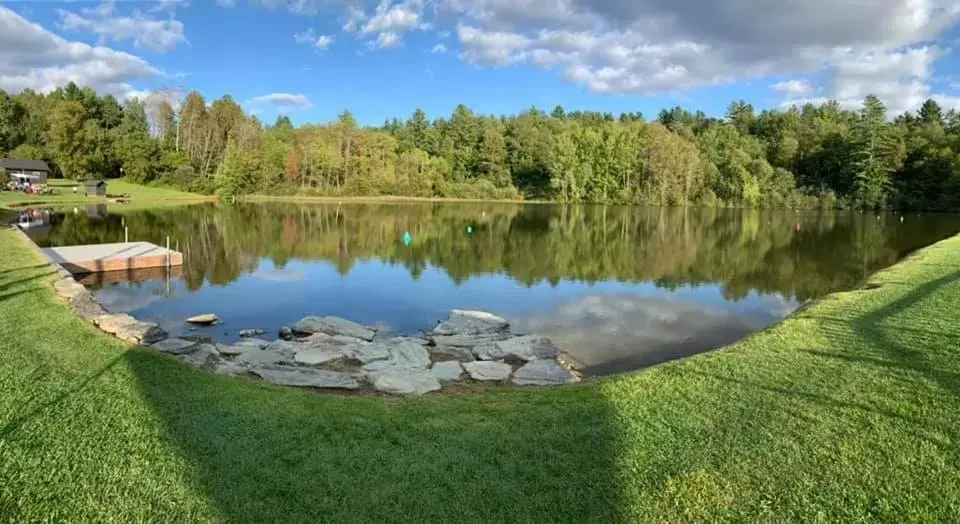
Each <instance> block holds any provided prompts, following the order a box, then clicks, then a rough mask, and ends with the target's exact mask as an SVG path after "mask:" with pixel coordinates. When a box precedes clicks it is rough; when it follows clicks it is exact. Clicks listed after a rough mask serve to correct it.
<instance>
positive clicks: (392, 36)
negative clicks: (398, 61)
mask: <svg viewBox="0 0 960 524" xmlns="http://www.w3.org/2000/svg"><path fill="white" fill-rule="evenodd" d="M399 43H400V35H398V34H397V33H395V32H393V31H387V32H386V33H380V34H379V35H377V39H376V40H374V41H372V42H370V47H371V48H375V49H389V48H391V47H396V46H397V44H399Z"/></svg>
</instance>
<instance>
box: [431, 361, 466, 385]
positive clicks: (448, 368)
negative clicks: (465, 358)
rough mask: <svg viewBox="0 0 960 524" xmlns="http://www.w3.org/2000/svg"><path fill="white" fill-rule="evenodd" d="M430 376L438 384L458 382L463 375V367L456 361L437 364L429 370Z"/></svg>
mask: <svg viewBox="0 0 960 524" xmlns="http://www.w3.org/2000/svg"><path fill="white" fill-rule="evenodd" d="M430 374H431V375H433V377H434V378H436V379H437V380H439V381H440V382H452V381H455V380H460V375H462V374H463V367H462V366H461V365H460V363H459V362H457V361H456V360H448V361H446V362H437V363H436V364H434V365H433V367H431V368H430Z"/></svg>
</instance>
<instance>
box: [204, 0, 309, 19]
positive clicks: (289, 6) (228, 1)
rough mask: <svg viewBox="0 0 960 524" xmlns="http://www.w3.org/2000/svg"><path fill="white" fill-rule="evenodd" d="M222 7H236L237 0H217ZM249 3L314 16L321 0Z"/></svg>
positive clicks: (255, 1) (259, 0) (278, 0)
mask: <svg viewBox="0 0 960 524" xmlns="http://www.w3.org/2000/svg"><path fill="white" fill-rule="evenodd" d="M216 1H217V5H219V6H220V7H236V5H237V3H238V2H237V0H216ZM249 3H251V4H256V5H261V6H263V7H266V8H269V9H285V10H287V11H289V12H290V13H293V14H295V15H300V16H313V15H316V14H317V13H319V12H320V8H321V6H322V5H323V2H322V1H321V0H250V1H249Z"/></svg>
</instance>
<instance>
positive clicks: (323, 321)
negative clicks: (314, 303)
mask: <svg viewBox="0 0 960 524" xmlns="http://www.w3.org/2000/svg"><path fill="white" fill-rule="evenodd" d="M291 329H292V330H293V332H294V333H301V334H304V335H312V334H314V333H326V334H328V335H346V336H348V337H354V338H359V339H362V340H366V341H370V340H373V337H374V336H375V335H376V334H377V333H376V331H374V330H372V329H369V328H365V327H363V326H361V325H360V324H357V323H356V322H351V321H349V320H346V319H343V318H340V317H306V318H304V319H302V320H300V321H299V322H297V323H296V324H294V325H293V327H292V328H291Z"/></svg>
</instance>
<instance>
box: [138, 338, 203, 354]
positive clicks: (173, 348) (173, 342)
mask: <svg viewBox="0 0 960 524" xmlns="http://www.w3.org/2000/svg"><path fill="white" fill-rule="evenodd" d="M199 345H200V343H199V342H195V341H193V340H186V339H182V338H168V339H165V340H161V341H159V342H156V343H154V344H153V345H152V346H150V347H152V348H153V349H156V350H157V351H159V352H161V353H169V354H171V355H184V354H187V353H190V352H192V351H194V350H195V349H197V346H199Z"/></svg>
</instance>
